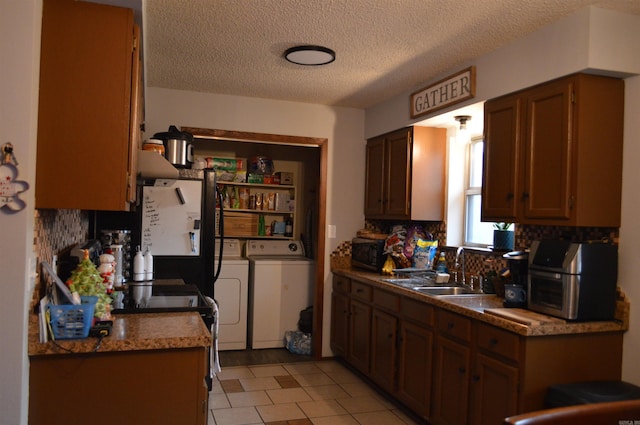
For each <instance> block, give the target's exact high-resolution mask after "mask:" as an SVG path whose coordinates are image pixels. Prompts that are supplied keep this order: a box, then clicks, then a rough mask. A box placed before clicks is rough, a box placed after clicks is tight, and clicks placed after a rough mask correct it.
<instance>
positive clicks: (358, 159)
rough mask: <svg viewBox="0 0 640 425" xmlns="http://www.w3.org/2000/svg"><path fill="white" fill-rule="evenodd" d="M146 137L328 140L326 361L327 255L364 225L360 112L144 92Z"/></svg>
mask: <svg viewBox="0 0 640 425" xmlns="http://www.w3.org/2000/svg"><path fill="white" fill-rule="evenodd" d="M146 90H147V91H146V94H145V105H146V129H147V131H146V134H145V137H147V138H148V137H151V136H153V135H154V134H155V133H157V132H161V131H167V129H168V128H169V125H172V124H173V125H176V126H178V127H181V126H188V127H201V128H211V129H219V130H235V131H247V132H255V133H269V134H282V135H291V136H304V137H321V138H326V139H328V164H327V168H328V173H327V174H328V175H327V192H328V196H327V217H326V223H327V224H333V225H335V226H336V238H335V239H328V240H327V241H326V250H325V265H324V266H325V278H324V291H325V298H324V306H325V308H324V323H323V335H324V338H323V349H322V355H323V356H330V355H332V352H331V350H330V348H329V334H330V333H329V332H330V330H329V325H330V309H329V308H330V306H331V299H330V295H331V275H330V264H329V254H330V253H331V252H332V251H333V250H334V249H335V248H336V247H337V245H338V244H339V243H340V242H342V241H345V240H351V238H352V237H353V235H355V233H356V231H357V230H358V229H360V228H361V227H362V224H363V223H364V213H363V208H362V206H363V205H364V191H363V188H364V159H365V143H366V142H365V139H364V111H362V110H359V109H352V108H332V107H328V106H321V105H312V104H307V103H296V102H285V101H276V100H269V99H255V98H248V97H240V96H228V95H215V94H205V93H197V92H186V91H178V90H168V89H161V88H154V87H148V88H147V89H146Z"/></svg>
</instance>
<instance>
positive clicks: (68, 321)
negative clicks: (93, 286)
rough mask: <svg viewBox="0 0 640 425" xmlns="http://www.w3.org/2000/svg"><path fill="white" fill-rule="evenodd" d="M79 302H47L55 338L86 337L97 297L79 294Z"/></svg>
mask: <svg viewBox="0 0 640 425" xmlns="http://www.w3.org/2000/svg"><path fill="white" fill-rule="evenodd" d="M80 301H81V304H80V305H74V304H60V305H55V304H49V305H48V308H49V314H50V315H51V318H50V323H51V331H52V332H53V336H54V338H55V339H74V338H86V337H88V336H89V329H91V324H92V322H93V313H94V312H95V309H96V303H97V302H98V297H95V296H81V297H80Z"/></svg>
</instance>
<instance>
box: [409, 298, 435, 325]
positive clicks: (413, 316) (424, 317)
mask: <svg viewBox="0 0 640 425" xmlns="http://www.w3.org/2000/svg"><path fill="white" fill-rule="evenodd" d="M401 306H402V307H401V311H402V314H403V316H404V317H405V318H406V319H409V320H413V321H414V322H417V323H420V324H423V325H428V326H433V317H434V308H433V306H431V305H429V304H425V303H423V302H420V301H416V300H413V299H411V298H402V301H401Z"/></svg>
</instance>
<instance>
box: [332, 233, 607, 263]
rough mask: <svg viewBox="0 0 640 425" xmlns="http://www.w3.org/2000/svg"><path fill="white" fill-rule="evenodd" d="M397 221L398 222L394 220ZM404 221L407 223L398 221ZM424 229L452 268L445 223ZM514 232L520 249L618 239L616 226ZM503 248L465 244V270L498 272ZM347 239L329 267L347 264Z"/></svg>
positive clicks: (349, 253) (451, 253)
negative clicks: (555, 241)
mask: <svg viewBox="0 0 640 425" xmlns="http://www.w3.org/2000/svg"><path fill="white" fill-rule="evenodd" d="M394 224H398V223H394ZM399 224H404V225H408V224H410V223H399ZM420 224H422V225H423V227H424V229H425V230H426V231H427V232H429V233H431V234H432V235H433V237H434V239H437V240H438V246H439V249H438V251H444V253H445V257H446V260H447V265H448V267H449V269H450V270H453V269H454V265H455V256H456V249H457V247H455V246H446V245H444V242H445V240H446V225H445V223H420ZM365 228H368V229H372V230H375V231H377V232H382V233H388V232H389V230H390V228H391V226H390V225H389V224H381V223H378V222H375V223H373V222H366V223H365ZM514 232H515V246H514V250H515V251H524V250H526V249H528V248H529V246H530V245H531V242H532V241H534V240H542V239H566V240H570V241H572V242H587V241H603V240H606V241H610V242H612V243H614V244H617V243H618V239H619V229H618V228H615V227H614V228H603V227H562V226H532V225H523V224H517V225H516V226H515V229H514ZM503 254H504V252H495V251H492V250H490V249H486V248H484V249H483V248H471V247H470V248H466V249H465V254H464V255H465V269H466V273H465V274H475V275H486V274H487V273H488V272H489V271H495V272H496V273H500V271H501V270H503V269H505V268H506V267H507V261H506V260H505V259H504V258H502V256H503ZM350 260H351V241H344V242H342V243H341V244H340V245H339V246H338V247H337V248H336V249H335V250H334V251H333V252H332V253H331V267H332V268H348V267H351V264H350Z"/></svg>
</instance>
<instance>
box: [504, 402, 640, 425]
mask: <svg viewBox="0 0 640 425" xmlns="http://www.w3.org/2000/svg"><path fill="white" fill-rule="evenodd" d="M633 423H640V400H625V401H612V402H606V403H591V404H578V405H575V406H566V407H556V408H553V409H546V410H538V411H535V412H529V413H523V414H520V415H516V416H510V417H508V418H506V419H505V420H504V425H626V424H633Z"/></svg>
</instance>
